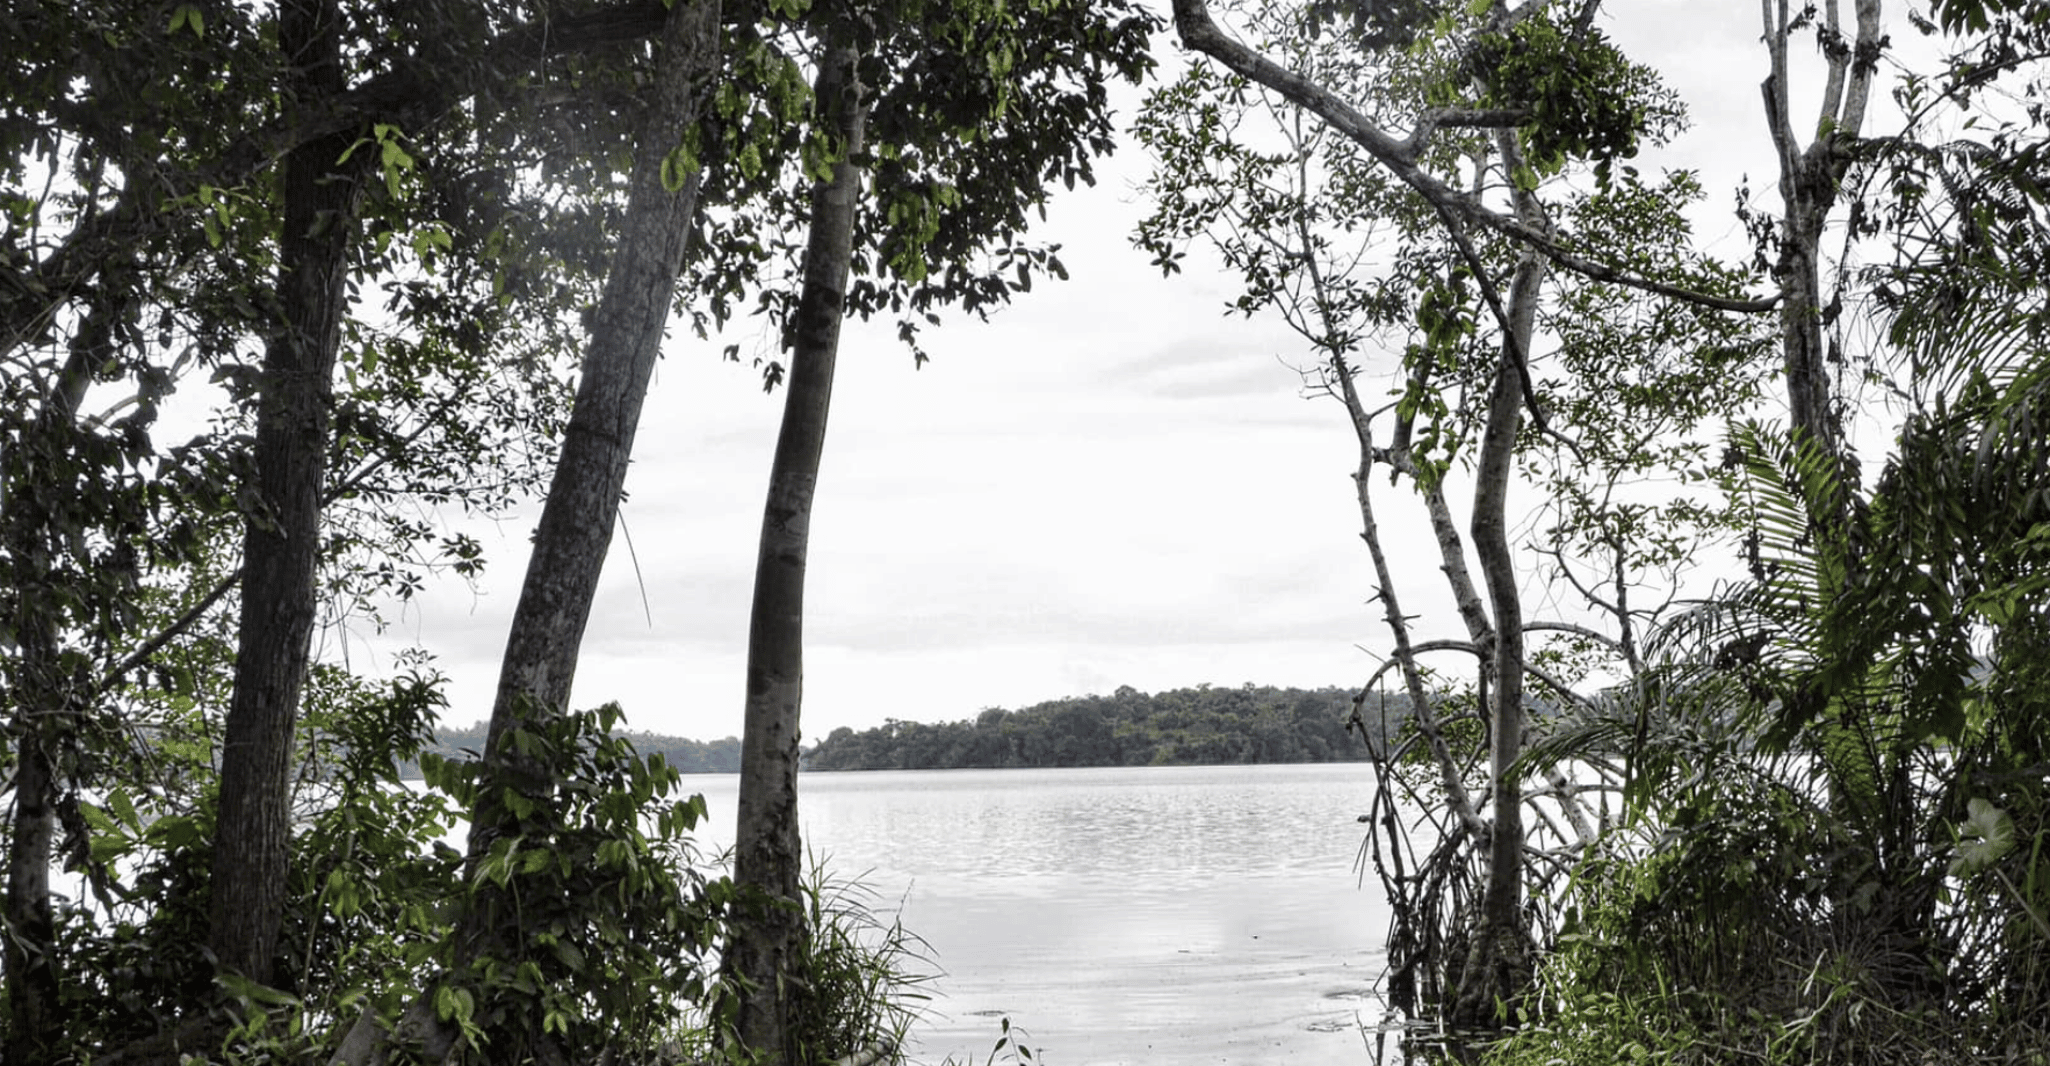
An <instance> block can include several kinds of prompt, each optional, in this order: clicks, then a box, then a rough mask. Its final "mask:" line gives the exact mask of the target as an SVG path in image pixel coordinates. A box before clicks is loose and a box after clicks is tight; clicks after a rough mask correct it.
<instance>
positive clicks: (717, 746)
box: [400, 722, 740, 779]
mask: <svg viewBox="0 0 2050 1066" xmlns="http://www.w3.org/2000/svg"><path fill="white" fill-rule="evenodd" d="M486 728H487V726H486V724H485V723H483V722H478V723H476V724H474V725H471V726H468V727H466V728H462V729H457V728H453V727H450V726H441V727H439V728H437V729H436V730H435V731H434V735H435V740H436V742H435V743H434V744H431V745H429V746H428V748H427V750H428V751H431V752H434V753H436V754H438V755H442V756H445V757H447V758H451V759H467V758H470V757H471V756H470V755H469V754H468V753H469V752H479V751H483V750H484V734H485V730H486ZM626 738H627V739H628V740H631V741H633V745H634V750H635V751H638V752H640V753H641V754H642V755H653V754H655V753H656V752H660V753H661V754H662V757H663V758H664V759H666V760H668V761H669V765H671V766H674V767H676V768H677V769H678V770H681V771H683V772H684V773H687V774H737V773H739V772H740V738H739V737H727V738H726V739H724V740H711V741H704V740H687V739H685V738H683V737H665V736H662V735H660V734H657V733H627V734H626ZM400 771H401V772H402V773H403V774H404V776H405V777H407V778H409V779H414V778H418V777H419V776H420V767H419V766H418V765H417V764H414V763H405V764H403V765H402V766H401V767H400Z"/></svg>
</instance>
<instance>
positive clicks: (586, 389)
mask: <svg viewBox="0 0 2050 1066" xmlns="http://www.w3.org/2000/svg"><path fill="white" fill-rule="evenodd" d="M718 62H719V4H718V2H717V0H701V2H699V3H687V2H684V0H678V3H677V5H676V7H675V8H674V9H672V10H671V11H670V14H669V18H668V21H667V23H665V25H664V28H663V36H662V54H661V58H660V60H659V61H658V64H659V65H658V68H657V70H658V73H657V76H656V79H655V84H654V91H653V93H652V94H651V98H650V100H649V105H648V114H647V118H646V120H645V122H644V124H643V125H642V127H641V132H640V135H639V143H638V144H637V146H636V148H635V152H634V167H633V176H632V178H631V179H630V184H629V187H628V194H627V195H628V198H627V208H626V220H625V223H624V226H623V228H622V232H621V234H620V240H619V248H618V250H617V252H615V253H614V255H613V259H612V266H611V270H610V272H609V273H608V275H607V277H606V279H605V290H604V292H603V293H602V295H601V296H600V298H599V302H598V307H597V311H596V313H595V314H594V315H593V317H592V322H591V342H590V347H589V348H588V349H586V351H585V353H584V359H583V365H582V380H581V381H580V382H579V383H578V386H577V395H576V401H575V403H574V405H573V406H572V407H571V409H570V418H569V424H568V426H567V427H566V428H565V430H564V432H563V442H562V455H561V458H560V459H559V460H558V461H557V464H556V468H555V476H554V478H553V480H551V481H550V482H549V486H548V498H547V501H546V502H545V503H544V504H543V505H542V510H541V520H540V523H539V525H538V527H537V528H536V529H535V532H534V552H533V555H532V556H531V557H530V558H529V560H528V562H527V572H526V577H525V580H524V581H523V583H522V584H521V586H520V599H519V603H518V605H517V606H516V607H515V608H514V611H513V620H512V629H511V632H510V633H509V634H508V635H507V637H506V645H505V657H504V659H503V661H502V664H501V666H500V668H499V675H498V691H497V695H496V697H495V699H494V701H493V703H492V707H491V730H490V735H489V738H488V740H487V748H486V750H487V752H488V753H489V754H488V756H487V757H492V758H497V757H501V753H499V752H498V746H499V745H498V740H499V738H500V737H501V736H503V735H504V733H505V731H506V730H507V729H508V728H510V727H511V726H513V725H515V724H517V723H519V722H522V721H525V720H527V718H528V716H529V715H547V714H553V713H557V712H559V711H561V710H562V709H563V708H564V707H565V706H566V705H567V704H568V703H569V694H570V685H571V683H572V682H573V681H574V680H575V678H576V667H577V650H578V647H579V646H580V645H581V644H582V642H583V637H584V626H585V624H586V623H587V622H588V621H589V619H590V614H591V601H592V599H593V598H594V597H595V596H596V594H597V589H598V576H599V573H600V572H601V571H602V570H603V568H604V565H605V556H606V553H607V551H608V550H609V549H610V547H611V545H612V528H613V525H614V524H615V522H616V521H617V520H618V517H619V501H620V494H621V490H622V489H623V488H624V487H625V485H626V470H627V464H628V461H629V459H630V458H631V456H632V454H633V442H634V434H635V431H636V430H637V429H638V428H639V425H640V419H641V407H642V404H643V403H644V401H645V400H646V399H647V395H648V382H649V380H650V379H651V378H652V377H653V376H654V372H655V361H656V360H657V359H658V358H659V357H660V356H661V354H662V338H663V336H664V333H665V329H666V327H667V325H668V322H669V306H670V301H671V300H672V299H673V298H674V297H675V293H676V277H677V274H678V272H679V271H681V270H682V267H683V253H684V246H685V243H686V241H687V239H688V237H689V233H690V223H691V219H692V217H693V216H694V215H695V214H696V213H697V204H698V175H697V174H695V173H691V174H688V175H684V176H683V178H684V180H683V182H682V185H681V186H680V187H678V188H671V187H670V186H669V185H668V184H666V183H665V182H664V180H663V172H664V167H665V163H666V162H667V161H668V160H669V158H670V155H671V152H672V151H674V150H675V149H676V148H677V146H679V145H681V144H682V143H683V142H684V138H685V137H686V135H687V134H688V133H689V132H690V131H691V130H692V129H693V128H694V127H696V126H697V124H698V116H699V114H700V112H701V111H702V108H703V103H704V101H703V90H704V87H705V85H706V84H707V83H709V81H710V80H711V78H712V77H713V75H714V74H715V73H716V72H717V69H718ZM478 824H479V825H480V826H482V825H484V824H485V823H484V821H483V820H480V821H479V823H478ZM473 842H474V836H473Z"/></svg>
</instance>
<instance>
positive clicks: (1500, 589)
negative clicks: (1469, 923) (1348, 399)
mask: <svg viewBox="0 0 2050 1066" xmlns="http://www.w3.org/2000/svg"><path fill="white" fill-rule="evenodd" d="M1496 144H1497V146H1498V148H1499V149H1500V151H1501V152H1502V158H1503V165H1504V168H1505V169H1508V170H1510V171H1512V172H1513V171H1514V170H1515V169H1516V166H1517V164H1518V163H1520V162H1521V157H1520V154H1519V152H1518V149H1517V146H1516V142H1515V139H1514V135H1513V134H1498V135H1497V137H1496ZM1513 198H1514V200H1515V206H1516V214H1517V217H1518V219H1519V220H1520V221H1521V222H1522V223H1523V224H1524V225H1525V226H1528V227H1531V228H1532V229H1534V230H1537V231H1539V232H1543V231H1544V230H1545V229H1546V228H1548V227H1547V223H1546V220H1545V216H1544V209H1543V208H1542V207H1541V206H1540V205H1539V204H1538V202H1537V198H1536V197H1535V196H1534V195H1532V194H1530V193H1528V192H1523V191H1517V192H1514V193H1513ZM1545 267H1546V260H1545V258H1544V257H1543V256H1542V255H1541V254H1540V253H1538V252H1537V251H1534V250H1529V249H1526V250H1525V251H1524V253H1523V256H1522V259H1521V260H1520V261H1519V262H1518V263H1517V266H1516V273H1515V276H1514V280H1512V281H1511V283H1510V288H1509V305H1508V308H1507V314H1508V318H1509V321H1508V322H1506V323H1503V332H1504V336H1503V338H1502V359H1501V362H1500V363H1499V364H1498V365H1497V366H1496V368H1495V381H1494V387H1493V388H1492V389H1491V390H1490V393H1489V397H1488V418H1487V424H1486V427H1485V429H1483V431H1482V434H1481V448H1480V459H1479V463H1478V464H1477V467H1476V469H1475V471H1474V497H1473V518H1472V521H1471V525H1470V529H1471V531H1472V533H1473V546H1474V554H1475V556H1476V557H1477V558H1478V559H1479V562H1480V571H1481V581H1482V583H1483V584H1485V585H1486V586H1487V590H1488V603H1489V606H1490V607H1491V608H1492V611H1491V613H1492V614H1493V615H1494V622H1495V626H1494V631H1493V633H1492V634H1490V638H1489V640H1488V641H1487V644H1486V646H1484V647H1482V648H1481V652H1482V653H1483V655H1484V656H1485V657H1486V658H1485V659H1484V661H1483V663H1482V670H1481V673H1482V677H1483V679H1484V680H1486V681H1487V682H1489V684H1488V685H1486V686H1485V690H1486V691H1487V695H1488V711H1489V730H1488V742H1489V752H1488V755H1489V777H1490V786H1489V787H1490V790H1491V793H1492V794H1491V796H1490V798H1489V804H1490V806H1491V807H1492V808H1493V810H1494V820H1493V824H1492V825H1491V826H1490V827H1489V833H1488V877H1487V883H1486V888H1485V889H1484V891H1483V893H1482V896H1481V909H1480V914H1479V915H1478V926H1479V927H1478V928H1477V929H1476V930H1475V935H1474V937H1473V940H1472V947H1471V950H1470V952H1469V954H1468V958H1467V964H1466V968H1465V972H1464V973H1463V974H1462V975H1461V978H1460V983H1459V999H1458V1002H1457V1004H1456V1005H1455V1007H1454V1012H1453V1020H1454V1022H1455V1023H1457V1024H1460V1025H1463V1026H1471V1027H1475V1028H1493V1027H1495V1026H1499V1025H1500V1024H1501V1023H1502V1021H1503V1019H1501V1018H1499V1017H1498V1016H1497V1012H1498V1005H1499V1004H1507V1003H1511V1002H1514V1001H1515V999H1516V998H1517V997H1519V996H1520V995H1521V994H1522V993H1523V991H1524V989H1525V988H1526V987H1527V985H1528V984H1529V979H1530V974H1531V966H1532V964H1533V960H1532V959H1531V957H1530V947H1531V943H1530V934H1529V931H1528V930H1527V929H1526V928H1525V925H1524V920H1523V843H1524V841H1523V836H1524V832H1523V782H1522V780H1521V779H1520V778H1519V776H1518V775H1517V773H1516V760H1517V758H1518V757H1519V756H1521V755H1522V754H1523V728H1524V721H1523V717H1524V716H1523V603H1522V597H1521V595H1520V594H1519V592H1518V590H1517V573H1516V557H1515V555H1514V553H1513V552H1512V551H1511V549H1510V544H1509V516H1508V504H1509V485H1510V480H1511V477H1512V474H1513V471H1514V466H1515V456H1516V436H1517V434H1518V433H1519V432H1520V431H1521V430H1522V426H1523V375H1524V372H1525V367H1526V366H1527V364H1528V362H1529V359H1530V352H1531V340H1532V338H1533V336H1534V334H1535V333H1536V326H1537V305H1538V299H1539V297H1540V296H1541V295H1542V290H1543V287H1544V281H1545V273H1546V270H1545Z"/></svg>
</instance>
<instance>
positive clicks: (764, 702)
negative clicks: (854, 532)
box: [726, 45, 867, 1066]
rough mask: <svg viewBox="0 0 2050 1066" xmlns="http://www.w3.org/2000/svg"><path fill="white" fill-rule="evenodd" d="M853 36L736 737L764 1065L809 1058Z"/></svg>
mask: <svg viewBox="0 0 2050 1066" xmlns="http://www.w3.org/2000/svg"><path fill="white" fill-rule="evenodd" d="M858 59H859V57H858V55H857V54H856V52H855V50H854V49H853V48H851V47H846V46H842V45H828V46H827V49H826V54H825V58H824V59H823V61H822V62H821V63H820V65H819V74H818V84H817V86H816V97H817V99H816V103H815V107H816V113H817V114H818V115H819V118H820V120H821V121H824V122H828V123H830V125H831V130H832V132H833V135H834V136H835V137H836V138H837V139H838V140H840V142H841V143H842V145H843V153H842V156H841V159H840V161H839V162H838V163H836V164H835V165H834V167H833V175H832V179H831V180H830V181H826V182H822V183H819V184H817V185H815V186H813V188H812V194H811V211H812V214H811V233H810V237H809V241H808V243H807V244H806V246H805V255H804V288H803V291H802V292H801V293H800V294H799V296H798V305H797V311H796V315H795V318H794V320H793V322H792V324H791V340H792V343H791V346H790V378H789V382H788V384H787V385H786V392H785V394H784V399H783V425H782V429H781V432H780V434H779V435H778V436H777V438H776V457H775V460H774V464H773V466H772V467H771V468H770V472H769V493H768V502H767V505H766V506H765V507H764V509H763V513H762V536H761V548H760V553H759V555H758V556H757V557H756V561H755V592H754V613H753V616H752V619H751V620H750V623H749V625H748V641H747V715H746V723H745V730H744V733H743V736H742V740H741V748H740V797H739V830H738V833H737V835H736V836H735V838H734V860H733V878H734V881H735V882H737V883H738V884H739V885H740V887H741V888H742V890H743V892H744V893H746V895H747V897H748V905H747V910H746V911H745V913H744V917H743V919H742V920H741V921H740V922H738V923H737V924H736V925H735V927H734V931H733V937H732V941H731V942H730V943H729V944H728V945H727V948H726V959H727V965H728V967H729V968H730V971H731V972H732V973H734V974H736V975H737V976H739V977H740V978H741V979H742V980H743V981H744V982H745V986H744V987H745V991H744V992H743V994H742V996H741V999H740V1012H739V1018H738V1020H737V1023H738V1026H739V1030H740V1039H741V1042H742V1044H743V1045H745V1046H746V1047H747V1048H748V1050H750V1051H753V1052H754V1053H756V1054H758V1055H764V1056H767V1057H766V1059H764V1060H763V1061H765V1062H767V1063H769V1064H772V1066H773V1064H779V1063H781V1064H790V1066H797V1064H799V1063H802V1062H804V1061H805V1054H806V1051H807V1049H805V1048H802V1047H800V1046H798V1043H797V1040H796V1036H797V1033H796V1028H797V1027H796V1026H795V1025H794V1024H793V1023H794V1022H796V1021H797V1020H798V1019H799V1018H800V1017H801V1014H802V1011H803V1009H804V1007H803V1002H802V989H803V987H804V986H803V981H804V974H803V970H802V960H803V957H804V938H805V935H806V930H805V928H804V914H803V910H802V909H801V905H800V891H801V889H800V879H801V878H802V876H803V872H804V871H803V859H804V856H803V846H802V843H801V841H800V840H799V839H798V830H797V742H798V713H799V711H800V709H801V707H802V704H803V694H804V567H805V555H806V551H807V548H808V546H809V543H810V536H811V507H812V499H813V496H814V494H815V492H816V490H817V488H818V476H819V458H820V456H821V455H822V454H823V453H824V450H825V446H826V416H827V411H828V408H829V407H830V405H831V401H832V395H833V364H834V360H835V357H836V356H837V354H838V352H839V348H840V322H841V319H842V318H843V317H844V314H845V312H844V308H845V306H846V298H847V278H848V274H849V271H850V268H851V260H852V255H853V249H854V216H855V208H856V204H857V203H858V200H859V197H860V193H861V174H862V172H861V169H860V168H859V167H858V166H857V164H856V162H855V160H854V156H855V154H856V153H858V152H859V151H860V150H861V143H862V137H863V134H864V132H865V129H866V125H867V106H866V104H865V103H864V102H863V100H862V91H861V85H860V82H859V80H858V79H857V77H856V69H855V68H856V64H857V62H858Z"/></svg>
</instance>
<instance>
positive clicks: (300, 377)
mask: <svg viewBox="0 0 2050 1066" xmlns="http://www.w3.org/2000/svg"><path fill="white" fill-rule="evenodd" d="M278 35H279V43H280V46H281V48H282V49H283V51H284V54H285V56H286V57H287V58H288V60H289V61H290V62H291V63H292V71H291V73H290V75H289V76H288V78H289V89H288V92H290V93H292V94H294V95H296V96H297V97H298V98H299V99H301V100H304V101H312V100H319V99H329V98H333V97H336V96H339V95H340V93H341V92H342V90H343V88H344V85H343V75H342V69H341V36H342V25H341V16H340V11H339V8H338V5H337V4H336V3H335V0H290V2H287V3H284V4H282V5H281V7H280V10H279V17H278ZM351 141H352V138H351V137H350V136H349V135H348V134H339V135H335V136H330V137H327V138H324V139H321V140H317V141H312V142H309V143H307V144H305V145H303V146H301V147H298V148H295V149H293V150H292V152H291V154H289V155H288V156H286V158H285V165H284V174H285V178H284V197H285V202H284V229H283V232H282V234H281V235H280V237H279V241H278V256H279V264H280V268H279V269H280V273H279V278H278V302H279V322H278V324H277V325H276V327H275V329H274V331H273V332H272V334H271V336H270V338H269V340H268V342H267V344H266V346H265V350H264V361H263V376H262V379H261V385H260V387H259V393H258V400H257V404H258V406H257V414H256V443H255V455H256V484H255V486H254V489H255V501H256V502H255V506H256V508H257V510H256V511H255V512H254V513H252V514H250V515H249V516H248V518H247V520H246V522H245V528H244V534H243V548H242V553H243V581H242V607H241V622H240V633H239V642H238V644H237V649H238V650H237V654H236V659H235V687H234V694H233V696H232V697H231V699H230V702H229V708H228V718H227V724H226V728H225V730H224V732H223V737H222V746H221V795H220V813H219V824H218V826H217V828H216V831H215V846H214V862H213V880H212V892H213V903H212V906H213V911H212V922H211V933H210V935H209V943H210V946H211V947H212V949H213V952H214V956H215V959H216V962H217V964H218V965H219V966H220V967H221V968H222V969H223V970H226V971H232V972H235V973H239V974H241V975H243V976H245V977H248V978H250V979H252V980H255V981H260V982H264V981H269V980H270V979H271V976H272V969H273V962H274V958H273V956H274V955H275V953H276V950H277V939H278V928H279V922H280V921H281V919H282V917H283V914H284V902H285V879H286V866H287V862H288V858H289V856H288V848H289V843H290V830H291V826H290V824H289V814H290V812H289V810H288V808H289V804H290V771H291V758H292V736H293V727H294V725H295V723H296V721H297V719H298V712H299V695H300V689H301V687H302V685H303V684H304V682H305V679H306V670H307V660H308V657H309V654H310V643H311V640H312V634H313V620H314V612H315V606H316V600H315V589H314V571H315V567H316V565H317V564H318V561H319V551H320V510H321V506H320V505H321V483H322V480H323V479H324V477H325V476H326V472H327V452H328V430H329V420H330V419H329V412H330V409H331V407H332V400H333V380H332V378H333V374H334V365H335V357H336V353H337V351H338V350H339V348H340V344H341V325H342V317H343V313H344V310H345V307H346V296H345V290H344V288H343V281H344V278H345V271H346V266H347V263H346V258H347V254H348V246H349V234H350V232H351V229H352V222H353V218H354V215H355V210H356V204H357V201H358V195H359V193H360V190H361V188H362V177H363V172H364V168H365V167H366V165H367V163H366V161H365V160H366V159H367V157H368V155H369V153H359V158H356V159H352V160H350V161H349V162H347V163H343V162H341V161H340V160H341V158H342V155H343V154H344V153H345V152H347V151H348V148H349V145H350V143H351Z"/></svg>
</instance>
